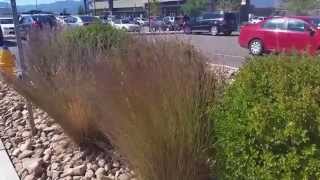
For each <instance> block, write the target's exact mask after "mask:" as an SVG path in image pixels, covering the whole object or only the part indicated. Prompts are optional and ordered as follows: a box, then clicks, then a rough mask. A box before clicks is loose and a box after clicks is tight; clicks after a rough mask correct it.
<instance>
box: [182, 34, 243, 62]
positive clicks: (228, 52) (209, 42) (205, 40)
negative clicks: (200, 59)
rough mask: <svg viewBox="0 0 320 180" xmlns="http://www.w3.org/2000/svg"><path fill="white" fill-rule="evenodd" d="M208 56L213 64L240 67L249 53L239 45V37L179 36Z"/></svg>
mask: <svg viewBox="0 0 320 180" xmlns="http://www.w3.org/2000/svg"><path fill="white" fill-rule="evenodd" d="M177 37H178V38H181V39H183V40H185V41H187V42H190V43H191V44H192V45H194V46H195V47H196V48H198V49H199V50H200V51H201V52H203V53H204V54H205V55H207V56H208V57H209V59H210V61H211V62H212V63H215V64H222V65H228V66H232V67H240V66H241V65H242V64H243V63H244V62H245V57H247V56H248V51H247V50H246V49H243V48H241V47H240V46H239V44H238V42H237V41H238V36H237V35H232V36H210V35H184V34H181V35H177Z"/></svg>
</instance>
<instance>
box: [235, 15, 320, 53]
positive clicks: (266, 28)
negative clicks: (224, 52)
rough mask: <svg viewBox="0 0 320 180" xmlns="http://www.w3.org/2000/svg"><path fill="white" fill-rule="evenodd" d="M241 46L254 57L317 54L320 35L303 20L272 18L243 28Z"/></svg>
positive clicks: (240, 37)
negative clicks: (294, 53)
mask: <svg viewBox="0 0 320 180" xmlns="http://www.w3.org/2000/svg"><path fill="white" fill-rule="evenodd" d="M239 44H240V46H241V47H244V48H248V49H249V51H250V53H251V54H252V55H261V54H263V53H269V52H287V53H291V52H293V51H297V52H305V51H307V52H308V53H310V54H315V53H317V52H318V51H319V49H320V33H319V30H317V28H316V26H315V25H314V24H312V23H310V22H308V21H306V20H305V19H303V18H292V17H278V18H270V19H267V20H265V21H262V22H260V23H258V24H247V25H245V26H243V27H241V30H240V36H239Z"/></svg>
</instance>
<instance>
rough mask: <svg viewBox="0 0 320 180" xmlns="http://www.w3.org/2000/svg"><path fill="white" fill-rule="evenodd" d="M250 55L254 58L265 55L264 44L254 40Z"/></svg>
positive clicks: (250, 47)
mask: <svg viewBox="0 0 320 180" xmlns="http://www.w3.org/2000/svg"><path fill="white" fill-rule="evenodd" d="M249 51H250V54H252V55H254V56H258V55H261V54H262V53H263V43H262V41H261V40H259V39H254V40H252V41H251V42H250V44H249Z"/></svg>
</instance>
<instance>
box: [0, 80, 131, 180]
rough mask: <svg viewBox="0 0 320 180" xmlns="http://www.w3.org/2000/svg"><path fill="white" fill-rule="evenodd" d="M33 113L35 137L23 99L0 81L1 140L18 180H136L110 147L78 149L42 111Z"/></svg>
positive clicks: (38, 110)
mask: <svg viewBox="0 0 320 180" xmlns="http://www.w3.org/2000/svg"><path fill="white" fill-rule="evenodd" d="M33 110H34V119H35V125H36V129H37V133H36V135H34V136H33V135H32V134H31V130H30V126H29V124H28V121H27V118H28V111H27V110H26V105H25V101H24V99H23V98H22V97H21V96H20V95H18V94H17V93H16V92H15V91H14V90H12V89H11V88H9V87H8V86H7V85H6V84H4V83H2V82H1V81H0V137H1V140H2V142H3V143H4V145H5V147H6V149H7V152H8V154H9V156H10V158H11V160H12V162H13V164H14V166H15V169H16V171H17V172H18V175H19V176H20V178H21V179H26V180H33V179H43V180H55V179H74V180H75V179H78V180H81V179H88V180H90V179H105V180H113V179H118V180H132V179H135V178H134V173H133V171H131V170H129V168H128V166H127V163H125V161H124V160H123V159H122V158H121V156H120V155H119V154H118V153H117V152H115V151H114V149H113V148H112V147H111V146H110V145H101V146H102V148H101V146H100V148H97V147H96V146H93V147H87V146H86V147H79V146H78V145H76V144H75V143H73V142H72V141H71V139H70V138H68V136H67V135H66V134H65V133H64V132H63V130H62V129H61V127H60V126H59V125H57V124H56V123H55V122H54V121H53V119H51V118H50V117H48V115H47V114H46V113H45V112H43V111H42V110H41V109H38V108H33ZM102 149H103V150H102Z"/></svg>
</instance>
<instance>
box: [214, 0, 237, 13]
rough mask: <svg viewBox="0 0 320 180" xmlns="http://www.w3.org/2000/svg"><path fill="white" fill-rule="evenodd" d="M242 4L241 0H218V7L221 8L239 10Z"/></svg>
mask: <svg viewBox="0 0 320 180" xmlns="http://www.w3.org/2000/svg"><path fill="white" fill-rule="evenodd" d="M240 6H241V0H216V7H217V8H218V9H221V10H227V11H233V10H238V9H239V8H240Z"/></svg>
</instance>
